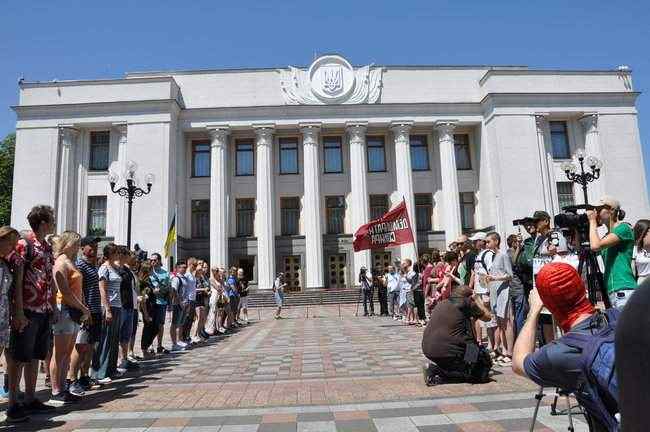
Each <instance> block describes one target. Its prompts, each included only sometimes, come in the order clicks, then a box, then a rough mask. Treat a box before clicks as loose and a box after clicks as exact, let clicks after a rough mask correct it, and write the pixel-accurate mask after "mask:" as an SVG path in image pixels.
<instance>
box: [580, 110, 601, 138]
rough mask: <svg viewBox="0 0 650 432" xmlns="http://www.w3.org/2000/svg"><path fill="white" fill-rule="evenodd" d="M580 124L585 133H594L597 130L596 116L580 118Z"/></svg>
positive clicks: (595, 114)
mask: <svg viewBox="0 0 650 432" xmlns="http://www.w3.org/2000/svg"><path fill="white" fill-rule="evenodd" d="M580 124H581V125H582V128H583V129H584V131H585V133H591V132H596V131H597V129H598V114H597V113H589V114H585V115H584V116H582V117H580Z"/></svg>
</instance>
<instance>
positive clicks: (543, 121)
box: [533, 112, 549, 130]
mask: <svg viewBox="0 0 650 432" xmlns="http://www.w3.org/2000/svg"><path fill="white" fill-rule="evenodd" d="M533 115H534V116H535V126H537V129H540V130H542V129H544V127H546V125H547V124H548V116H549V113H544V112H537V113H535V114H533Z"/></svg>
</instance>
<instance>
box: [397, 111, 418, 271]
mask: <svg viewBox="0 0 650 432" xmlns="http://www.w3.org/2000/svg"><path fill="white" fill-rule="evenodd" d="M412 124H413V123H412V122H399V123H397V122H395V123H393V124H391V130H392V131H393V136H394V137H395V177H396V180H397V192H398V193H399V199H400V200H401V199H402V197H403V198H404V200H405V201H406V208H407V209H408V212H409V219H410V220H411V230H412V231H413V238H414V239H415V242H416V243H411V244H405V245H402V246H401V247H400V250H401V258H402V259H404V258H411V259H412V260H413V262H415V260H416V259H417V228H416V227H417V225H416V221H415V198H414V197H413V169H412V167H411V141H410V136H409V133H410V132H411V126H412Z"/></svg>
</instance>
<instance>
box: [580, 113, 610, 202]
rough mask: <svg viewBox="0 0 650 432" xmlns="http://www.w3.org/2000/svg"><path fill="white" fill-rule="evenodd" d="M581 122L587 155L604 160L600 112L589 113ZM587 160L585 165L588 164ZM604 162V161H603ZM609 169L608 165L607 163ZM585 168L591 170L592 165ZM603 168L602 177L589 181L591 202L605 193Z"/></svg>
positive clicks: (588, 195)
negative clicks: (599, 130) (599, 123)
mask: <svg viewBox="0 0 650 432" xmlns="http://www.w3.org/2000/svg"><path fill="white" fill-rule="evenodd" d="M580 124H581V125H582V129H583V130H584V132H585V154H586V156H587V157H588V156H593V157H596V158H598V159H599V160H601V161H602V160H603V153H602V151H601V149H600V140H599V139H598V114H588V115H586V116H584V117H582V118H581V119H580ZM586 162H587V161H586V160H585V165H588V164H587V163H586ZM603 162H604V161H603ZM605 169H607V165H605ZM585 170H590V171H591V167H589V166H585ZM603 172H604V171H603V170H601V172H600V175H601V177H600V178H599V179H598V180H594V181H593V182H591V183H589V185H588V189H587V198H588V199H589V203H590V204H595V203H597V202H598V200H599V199H600V198H601V197H602V196H603V195H605V177H604V176H603Z"/></svg>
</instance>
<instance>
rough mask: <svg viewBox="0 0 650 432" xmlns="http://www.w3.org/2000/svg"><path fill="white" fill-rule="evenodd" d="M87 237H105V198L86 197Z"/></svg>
mask: <svg viewBox="0 0 650 432" xmlns="http://www.w3.org/2000/svg"><path fill="white" fill-rule="evenodd" d="M87 233H88V234H87V235H89V236H95V237H105V236H106V197H105V196H89V197H88V228H87Z"/></svg>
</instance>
